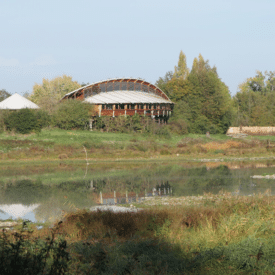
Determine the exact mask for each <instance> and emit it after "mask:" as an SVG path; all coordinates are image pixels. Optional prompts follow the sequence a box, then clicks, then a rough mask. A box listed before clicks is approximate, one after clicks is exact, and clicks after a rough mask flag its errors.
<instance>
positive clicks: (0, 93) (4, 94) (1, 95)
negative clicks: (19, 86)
mask: <svg viewBox="0 0 275 275" xmlns="http://www.w3.org/2000/svg"><path fill="white" fill-rule="evenodd" d="M10 96H11V94H10V93H8V92H7V91H6V90H5V89H2V90H0V102H1V101H3V100H4V99H6V98H8V97H10Z"/></svg>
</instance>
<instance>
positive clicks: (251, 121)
mask: <svg viewBox="0 0 275 275" xmlns="http://www.w3.org/2000/svg"><path fill="white" fill-rule="evenodd" d="M256 73H257V74H256V76H254V77H250V78H248V79H246V80H245V81H244V82H243V83H242V84H240V85H239V91H238V92H237V94H236V95H235V96H234V98H233V99H234V103H235V105H236V108H237V110H238V111H237V113H236V115H235V119H234V125H235V126H241V125H242V126H274V124H275V97H274V93H275V72H267V71H266V72H265V73H264V74H263V73H262V72H260V71H257V72H256Z"/></svg>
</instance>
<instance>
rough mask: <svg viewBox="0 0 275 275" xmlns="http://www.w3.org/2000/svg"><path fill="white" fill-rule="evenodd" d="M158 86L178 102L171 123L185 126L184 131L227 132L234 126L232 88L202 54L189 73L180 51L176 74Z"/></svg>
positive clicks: (159, 81)
mask: <svg viewBox="0 0 275 275" xmlns="http://www.w3.org/2000/svg"><path fill="white" fill-rule="evenodd" d="M156 84H157V85H159V86H161V89H162V90H163V91H164V92H165V93H166V94H167V95H168V96H169V98H170V99H171V100H172V101H173V102H175V103H176V104H175V107H174V110H173V112H172V117H171V119H170V121H171V122H173V124H175V125H179V124H182V125H184V127H183V128H182V129H184V131H186V130H185V129H186V125H187V128H188V131H189V132H193V133H205V132H206V131H210V133H225V132H226V131H227V129H228V127H229V126H230V125H231V121H232V118H233V115H234V110H235V109H234V104H233V101H232V99H231V95H230V92H229V89H228V87H227V86H226V85H225V83H223V82H222V81H221V80H220V78H219V76H218V73H217V68H216V67H215V66H213V67H211V66H210V65H209V61H208V60H204V58H203V57H202V55H201V54H200V55H199V56H198V58H195V59H194V61H193V66H192V70H191V72H189V69H188V68H187V65H186V57H185V55H184V54H183V52H182V51H181V52H180V55H179V61H178V66H176V67H175V72H174V74H173V75H172V76H171V72H168V73H167V74H166V75H165V77H164V78H159V80H158V81H157V83H156ZM177 128H179V127H178V126H177Z"/></svg>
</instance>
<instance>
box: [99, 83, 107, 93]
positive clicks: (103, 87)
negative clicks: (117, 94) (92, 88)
mask: <svg viewBox="0 0 275 275" xmlns="http://www.w3.org/2000/svg"><path fill="white" fill-rule="evenodd" d="M100 91H101V92H106V84H105V83H104V84H100Z"/></svg>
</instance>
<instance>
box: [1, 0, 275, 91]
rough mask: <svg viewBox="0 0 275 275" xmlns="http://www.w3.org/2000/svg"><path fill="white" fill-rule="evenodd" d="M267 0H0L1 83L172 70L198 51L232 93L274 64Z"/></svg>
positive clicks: (28, 86) (149, 76)
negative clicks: (63, 76)
mask: <svg viewBox="0 0 275 275" xmlns="http://www.w3.org/2000/svg"><path fill="white" fill-rule="evenodd" d="M274 10H275V1H274V0H262V1H256V0H207V1H206V0H192V1H190V0H189V1H186V0H170V1H167V0H165V1H164V0H138V1H135V0H132V1H129V0H116V1H114V0H113V1H111V0H101V1H95V0H86V1H85V0H78V1H71V0H66V1H65V0H47V1H43V0H42V1H41V0H40V1H37V0H35V1H32V0H24V1H21V0H10V1H4V0H0V12H1V16H0V26H1V27H0V37H1V39H0V89H5V90H6V91H7V92H9V93H10V94H14V93H19V94H21V95H23V94H24V93H26V92H28V93H31V92H32V88H33V85H34V84H35V83H38V84H40V83H42V80H43V78H47V79H53V78H55V77H57V76H62V75H63V74H66V75H70V76H72V79H73V80H75V81H78V82H79V83H80V84H81V83H93V82H97V81H101V80H105V79H108V78H117V77H118V78H120V77H133V78H143V79H145V80H146V81H149V82H151V83H153V84H154V83H155V82H156V81H157V80H158V79H159V77H163V76H164V75H165V73H166V72H168V71H173V70H174V66H176V65H177V63H178V58H179V53H180V51H181V50H182V51H183V53H185V55H186V58H187V65H188V67H189V68H190V69H191V68H192V63H193V60H194V58H195V57H198V55H199V54H202V56H203V58H204V59H205V60H209V64H210V66H211V67H212V66H216V67H217V72H218V75H219V77H220V78H221V80H222V81H223V82H224V83H225V84H226V85H227V86H228V87H229V90H230V93H231V95H232V96H234V94H236V92H237V91H238V85H239V84H241V83H242V82H244V81H245V80H246V79H247V78H249V77H252V76H255V75H256V70H259V71H262V72H264V71H275V62H274V56H275V55H274V50H275V47H274V46H275V35H274V34H275V16H274Z"/></svg>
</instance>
